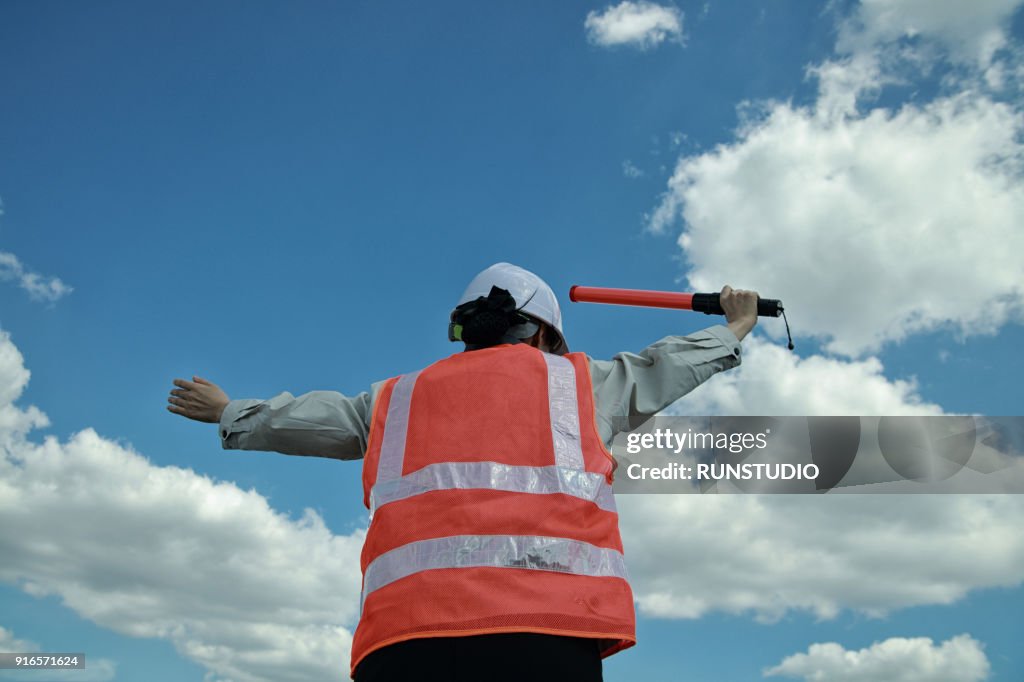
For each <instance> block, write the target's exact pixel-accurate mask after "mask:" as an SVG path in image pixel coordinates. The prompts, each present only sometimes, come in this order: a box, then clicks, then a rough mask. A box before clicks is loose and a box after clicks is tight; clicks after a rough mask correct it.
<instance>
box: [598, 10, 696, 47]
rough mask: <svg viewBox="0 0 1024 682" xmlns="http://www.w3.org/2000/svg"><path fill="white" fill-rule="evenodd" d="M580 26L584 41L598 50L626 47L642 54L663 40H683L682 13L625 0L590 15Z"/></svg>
mask: <svg viewBox="0 0 1024 682" xmlns="http://www.w3.org/2000/svg"><path fill="white" fill-rule="evenodd" d="M583 26H584V28H586V30H587V39H588V40H589V41H590V42H592V43H594V44H595V45H600V46H601V47H612V46H615V45H630V46H632V47H637V48H640V49H641V50H646V49H649V48H652V47H656V46H657V45H660V44H661V43H663V42H665V41H666V40H675V41H678V42H681V41H682V39H683V13H682V12H681V11H679V10H678V9H676V8H675V7H665V6H662V5H657V4H655V3H653V2H646V1H645V0H640V1H639V2H632V1H631V0H625V2H621V3H619V4H618V5H615V6H614V7H608V8H606V9H605V10H604V11H603V12H590V13H588V14H587V18H586V21H584V23H583Z"/></svg>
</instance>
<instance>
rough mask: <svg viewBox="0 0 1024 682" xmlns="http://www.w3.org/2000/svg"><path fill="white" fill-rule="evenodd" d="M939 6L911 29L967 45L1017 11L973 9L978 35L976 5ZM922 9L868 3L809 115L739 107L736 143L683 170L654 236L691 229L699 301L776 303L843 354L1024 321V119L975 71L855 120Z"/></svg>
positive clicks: (909, 56) (685, 244)
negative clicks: (727, 298)
mask: <svg viewBox="0 0 1024 682" xmlns="http://www.w3.org/2000/svg"><path fill="white" fill-rule="evenodd" d="M935 4H940V5H941V8H942V12H940V13H939V15H938V16H937V17H932V20H933V23H930V24H929V23H924V24H920V26H921V28H919V29H917V30H920V31H929V32H932V33H935V34H936V35H938V36H940V37H942V36H947V38H948V39H947V40H946V44H948V45H949V49H953V47H954V46H955V45H971V46H974V47H972V48H971V49H974V48H977V47H978V46H979V45H981V44H982V42H984V41H983V40H982V38H981V37H980V36H984V35H989V34H991V33H992V32H993V31H999V30H1000V29H999V22H1001V21H1004V20H1005V17H1006V16H1007V13H1008V11H1009V9H1011V8H1012V7H1011V5H1012V4H1013V3H1005V2H1004V3H994V2H993V3H987V4H985V3H983V4H985V7H986V8H988V9H987V10H986V11H985V12H982V13H981V16H982V17H983V18H984V22H983V23H981V24H979V23H977V22H978V21H982V20H981V19H977V17H975V16H974V6H973V4H971V5H965V4H963V3H952V2H951V3H935ZM1016 4H1019V3H1016ZM932 5H933V3H930V2H929V3H923V2H904V3H896V4H887V5H886V7H888V8H890V9H892V12H888V11H883V9H882V6H881V5H878V4H876V3H868V4H867V5H865V6H863V7H862V8H861V10H860V14H858V15H857V16H860V17H861V28H860V29H858V30H859V31H860V33H856V35H859V36H861V38H860V39H858V40H859V42H857V41H854V39H853V38H851V37H849V36H851V35H854V31H853V29H845V31H846V33H844V34H843V35H844V36H846V37H845V38H842V39H841V43H842V42H843V40H845V41H846V43H848V44H847V45H845V48H846V49H848V50H849V51H850V52H849V54H843V55H841V56H840V57H839V58H838V59H837V60H830V61H826V62H824V63H822V64H819V65H817V66H814V67H812V68H811V69H809V72H810V73H811V74H812V75H814V76H815V77H817V79H818V82H819V93H818V98H817V100H816V102H815V103H814V104H813V105H811V106H796V105H794V104H793V103H791V102H768V103H761V104H758V105H750V104H748V105H747V106H746V107H745V111H747V112H753V113H752V114H751V115H748V116H747V118H746V120H745V121H744V123H743V124H742V125H741V126H740V128H739V129H738V130H737V136H736V139H735V141H733V142H731V143H729V144H723V145H720V146H719V147H717V148H716V149H714V150H711V151H708V152H705V153H701V154H695V155H690V156H684V157H682V158H681V159H680V160H679V163H678V165H677V167H676V170H675V172H674V174H673V176H672V178H671V179H670V181H669V184H668V190H667V192H666V193H665V195H664V196H663V197H662V200H661V201H660V203H659V205H658V206H657V207H656V209H655V211H654V212H653V213H652V215H651V217H650V222H649V226H650V228H651V229H652V230H654V231H656V232H659V231H664V230H666V229H668V228H669V227H670V226H672V225H673V224H674V223H675V221H676V220H677V219H678V218H680V217H681V218H682V219H683V221H684V229H683V232H682V234H681V236H680V238H679V244H680V246H681V248H682V249H683V250H684V251H685V253H686V258H687V259H688V261H689V262H690V263H691V264H692V265H691V269H690V271H689V273H688V279H689V282H690V285H691V286H692V287H693V288H696V289H705V290H708V289H710V290H715V289H717V288H718V287H720V286H721V284H722V283H723V282H731V283H732V284H734V285H737V284H739V285H741V286H746V287H748V288H756V289H758V290H759V291H761V292H762V293H763V294H765V295H768V296H771V297H773V298H781V299H782V300H784V301H785V302H786V304H787V308H788V310H789V311H791V312H792V313H793V315H792V317H793V322H794V326H795V329H796V331H797V332H798V333H799V334H808V335H813V336H816V337H819V338H821V339H823V340H825V342H826V348H827V350H829V351H831V352H835V353H842V354H846V355H850V356H856V355H860V354H863V353H866V352H871V351H875V350H877V349H879V348H880V347H881V346H883V345H884V344H885V343H888V342H898V341H900V340H902V339H904V338H906V337H907V336H909V335H911V334H915V333H920V332H925V331H931V330H936V329H950V330H954V331H956V332H957V333H958V334H960V335H963V336H967V335H971V334H979V333H993V332H995V331H997V330H998V329H999V327H1000V326H1001V325H1003V324H1005V323H1007V322H1010V321H1019V320H1022V319H1024V260H1022V259H1020V258H1019V257H1017V255H1016V254H1017V253H1020V252H1024V231H1022V230H1020V229H1019V228H1020V225H1021V224H1024V183H1022V179H1024V115H1022V113H1021V110H1020V109H1019V107H1018V106H1017V105H1014V104H1010V103H1006V102H1002V101H998V100H996V99H994V98H993V97H991V96H989V95H986V94H984V93H983V88H982V81H983V80H984V79H983V78H982V76H980V75H978V76H977V77H976V78H974V79H973V80H969V79H968V80H962V81H960V83H959V90H958V91H957V92H953V93H951V94H945V95H942V96H939V97H936V98H934V99H933V100H931V101H928V102H925V103H922V104H914V103H905V104H903V105H902V106H900V107H897V108H893V109H885V108H875V109H873V110H870V111H867V112H862V111H860V110H859V109H858V104H860V103H862V100H863V98H864V97H865V95H867V94H870V93H871V92H873V91H877V90H878V89H879V88H881V87H882V86H884V85H885V84H887V83H890V82H893V81H896V80H900V79H901V78H902V77H903V76H901V75H899V74H896V73H895V72H893V71H892V70H891V69H890V65H889V62H888V61H887V59H886V57H885V56H884V55H883V54H882V52H881V51H880V49H879V48H878V47H877V45H876V42H877V41H878V40H885V39H889V38H891V37H892V36H895V35H897V34H899V35H902V33H904V32H906V31H907V30H909V29H907V28H906V27H907V26H910V25H912V24H913V25H916V24H914V21H912V19H913V20H916V19H917V18H918V17H919V15H920V16H923V15H924V14H927V12H926V11H925V10H924V9H923V8H925V7H926V6H927V7H928V8H931V7H932ZM893 8H895V9H893ZM897 9H898V10H899V11H896V10H897ZM958 21H960V22H961V23H958ZM892 27H897V28H898V30H897V28H892ZM864 36H867V37H864ZM949 36H952V37H949ZM964 49H965V50H966V49H967V48H964ZM978 49H980V48H978ZM902 54H903V60H904V61H908V60H910V61H913V60H915V59H917V60H925V59H926V57H927V56H928V55H930V54H931V53H928V52H927V51H924V50H923V48H922V50H921V51H917V52H915V51H914V50H912V49H910V48H906V49H903V50H902ZM989 68H992V67H991V65H990V66H989Z"/></svg>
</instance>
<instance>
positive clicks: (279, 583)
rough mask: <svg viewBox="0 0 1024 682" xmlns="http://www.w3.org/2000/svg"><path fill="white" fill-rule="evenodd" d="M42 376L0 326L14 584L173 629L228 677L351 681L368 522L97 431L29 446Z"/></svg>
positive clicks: (196, 656) (138, 633)
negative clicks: (156, 456)
mask: <svg viewBox="0 0 1024 682" xmlns="http://www.w3.org/2000/svg"><path fill="white" fill-rule="evenodd" d="M28 376H29V374H28V371H27V370H26V369H25V368H24V366H23V361H22V357H21V354H20V353H19V352H18V350H17V348H16V347H15V346H14V344H13V343H12V342H11V340H10V338H9V336H8V335H7V334H5V333H0V385H2V386H3V387H4V389H5V390H4V391H3V392H2V393H0V442H2V443H3V447H2V449H0V516H2V517H3V518H4V523H3V524H0V554H2V556H3V557H4V560H3V562H2V564H0V580H2V581H4V582H8V583H13V584H16V585H18V586H20V587H21V588H22V589H23V590H24V591H26V592H28V593H29V594H32V595H36V596H44V595H56V596H58V597H59V598H60V599H61V600H62V602H63V603H64V604H65V605H66V606H67V607H69V608H71V609H72V610H74V611H75V612H76V613H78V614H79V615H81V616H82V617H84V618H87V619H89V620H92V621H93V622H95V623H98V624H99V625H101V626H103V627H107V628H110V629H111V630H114V631H116V632H120V633H123V634H126V635H130V636H134V637H157V638H163V639H167V640H170V641H171V642H172V643H173V644H174V645H175V647H177V649H178V650H179V651H180V652H181V653H182V654H183V655H185V656H186V657H188V658H190V659H192V660H194V661H196V662H198V663H200V664H201V665H203V666H205V667H206V668H207V669H208V670H210V671H211V673H213V674H215V675H216V676H218V677H222V678H225V679H233V680H235V681H236V682H257V681H261V680H274V681H286V682H287V681H295V682H299V681H308V680H325V679H338V680H341V679H346V678H347V674H348V649H349V645H350V641H351V634H350V632H349V630H348V629H346V628H345V627H344V625H345V624H351V623H353V622H354V621H355V619H356V608H357V604H358V593H359V586H360V572H359V552H360V548H361V545H362V539H363V531H361V530H360V531H356V532H354V533H352V534H351V535H346V536H339V535H334V534H332V533H331V531H330V530H329V529H328V528H326V526H325V525H324V523H323V521H322V520H321V519H320V517H319V516H317V514H316V513H314V512H313V511H311V510H306V512H305V514H304V516H303V517H302V518H301V519H291V518H288V517H287V516H285V515H283V514H281V513H279V512H276V511H275V510H274V509H272V508H271V507H270V505H269V504H268V502H267V500H266V499H265V498H264V497H262V496H261V495H260V494H259V493H257V492H255V491H252V490H250V491H244V490H241V489H239V488H238V487H237V486H235V485H234V484H232V483H217V482H214V481H211V480H210V479H208V478H206V477H204V476H200V475H198V474H196V473H194V472H193V471H191V470H187V469H180V468H177V467H160V466H155V465H153V464H152V463H150V462H149V461H147V460H146V459H145V458H144V457H143V456H141V455H140V454H138V453H136V452H134V451H132V450H131V448H130V447H128V446H126V445H124V444H120V443H117V442H114V441H112V440H109V439H106V438H103V437H102V436H100V435H98V434H97V433H96V432H95V431H93V430H92V429H85V430H84V431H81V432H80V433H77V434H75V435H74V436H72V437H71V439H70V440H69V441H68V442H65V443H61V442H59V441H58V440H57V439H56V438H53V437H47V438H45V439H44V441H43V442H42V443H41V444H37V443H33V442H30V441H28V440H27V439H26V438H25V435H26V433H27V432H28V431H29V430H30V429H31V428H34V427H38V426H42V425H44V424H45V415H43V414H42V413H41V412H39V411H38V410H37V409H35V408H28V409H22V408H20V407H19V406H16V405H14V404H13V401H15V400H16V399H17V398H18V397H19V396H20V394H21V392H22V390H23V389H24V387H25V384H26V383H27V381H28Z"/></svg>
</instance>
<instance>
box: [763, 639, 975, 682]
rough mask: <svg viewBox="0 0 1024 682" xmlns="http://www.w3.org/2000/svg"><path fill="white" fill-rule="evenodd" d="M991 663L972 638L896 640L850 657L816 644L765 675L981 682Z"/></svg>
mask: <svg viewBox="0 0 1024 682" xmlns="http://www.w3.org/2000/svg"><path fill="white" fill-rule="evenodd" d="M988 674H989V663H988V658H987V657H986V656H985V652H984V650H983V646H982V644H981V642H979V641H977V640H976V639H974V638H973V637H971V636H970V635H967V634H963V635H958V636H956V637H953V638H951V639H948V640H946V641H945V642H943V643H942V644H940V645H938V646H936V645H935V643H934V642H932V640H931V639H929V638H927V637H916V638H904V637H893V638H890V639H887V640H885V641H884V642H876V643H874V644H872V645H871V646H870V647H867V648H865V649H860V650H858V651H850V650H847V649H845V648H843V647H842V646H841V645H839V644H836V643H834V642H829V643H825V644H812V645H811V646H810V648H809V649H808V650H807V653H806V654H794V655H792V656H789V657H787V658H786V659H785V660H784V661H782V663H780V664H779V665H777V666H775V667H774V668H771V669H769V670H767V671H765V675H766V676H774V675H782V676H786V677H795V678H802V679H804V680H806V682H815V681H817V680H829V682H875V681H876V680H888V681H891V682H980V681H981V680H984V679H986V678H987V677H988Z"/></svg>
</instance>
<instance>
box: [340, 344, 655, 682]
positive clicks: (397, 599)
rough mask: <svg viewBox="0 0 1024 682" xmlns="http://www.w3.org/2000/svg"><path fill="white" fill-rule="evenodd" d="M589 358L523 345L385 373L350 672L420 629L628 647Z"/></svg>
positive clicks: (628, 601)
mask: <svg viewBox="0 0 1024 682" xmlns="http://www.w3.org/2000/svg"><path fill="white" fill-rule="evenodd" d="M613 470H614V460H613V459H612V456H611V455H610V454H609V453H608V451H607V450H606V449H605V447H604V444H603V443H602V441H601V438H600V436H599V435H598V432H597V424H596V418H595V412H594V398H593V389H592V388H591V382H590V373H589V368H588V365H587V358H586V356H584V355H583V354H581V353H570V354H568V355H565V356H557V355H551V354H548V353H542V352H541V351H539V350H537V349H536V348H533V347H531V346H528V345H525V344H516V345H501V346H494V347H491V348H485V349H481V350H475V351H472V352H468V353H459V354H457V355H453V356H452V357H449V358H447V359H445V360H441V361H439V362H436V363H434V364H433V365H431V366H430V367H427V368H426V369H424V370H421V371H419V372H414V373H412V374H406V375H403V376H400V377H396V378H393V379H390V380H389V381H387V382H386V383H385V384H384V386H383V387H382V389H381V391H380V392H379V394H378V396H377V401H376V405H375V407H374V412H373V419H372V422H371V425H370V438H369V441H368V443H367V451H366V456H365V459H364V462H363V492H364V500H363V502H364V504H366V506H367V508H368V509H369V510H370V527H369V530H368V531H367V535H366V542H365V544H364V545H363V552H362V561H361V564H362V571H363V589H362V597H361V599H360V611H361V615H360V620H359V625H358V627H357V628H356V632H355V637H354V639H353V642H352V675H353V676H354V675H355V669H356V666H357V665H358V664H359V662H360V661H361V660H362V659H363V657H365V656H366V655H367V654H369V653H370V652H372V651H375V650H377V649H379V648H381V647H384V646H387V645H389V644H394V643H396V642H400V641H403V640H408V639H414V638H420V637H457V636H467V635H481V634H490V633H499V632H537V633H545V634H553V635H564V636H571V637H587V638H593V639H596V640H598V641H599V646H600V650H601V655H602V657H603V656H609V655H611V654H613V653H615V652H617V651H621V650H622V649H625V648H627V647H630V646H632V645H633V644H635V643H636V634H635V630H636V621H635V615H634V612H633V593H632V590H630V587H629V583H628V581H627V576H626V567H625V563H624V560H623V556H622V540H621V538H620V537H619V527H618V514H617V513H616V511H615V497H614V495H613V494H612V488H611V483H612V472H613Z"/></svg>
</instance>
